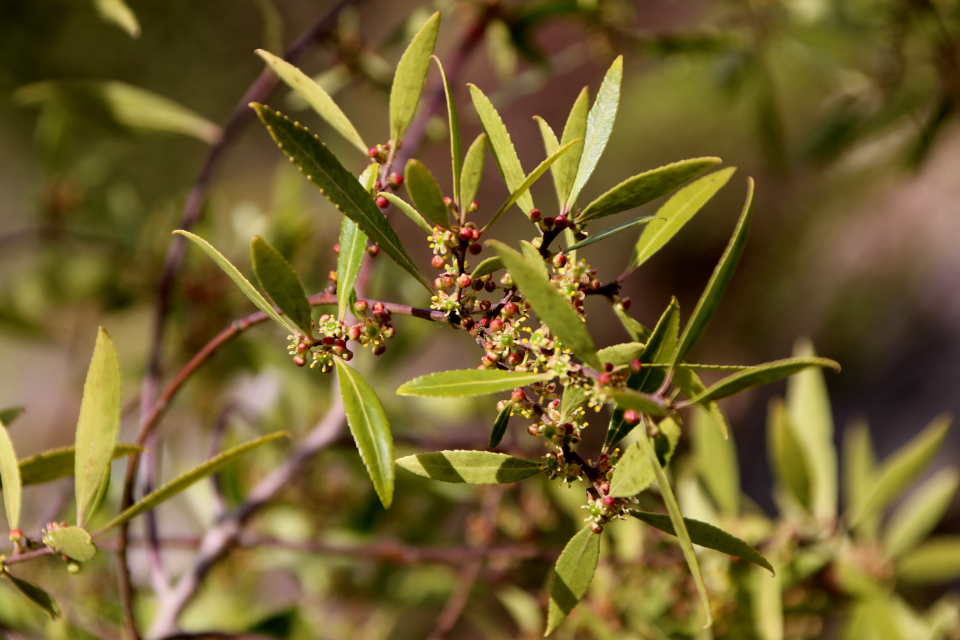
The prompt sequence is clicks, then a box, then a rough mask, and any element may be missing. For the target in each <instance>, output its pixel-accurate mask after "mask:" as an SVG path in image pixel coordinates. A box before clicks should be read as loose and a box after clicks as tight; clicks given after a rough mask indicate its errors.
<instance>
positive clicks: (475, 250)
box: [467, 242, 483, 256]
mask: <svg viewBox="0 0 960 640" xmlns="http://www.w3.org/2000/svg"><path fill="white" fill-rule="evenodd" d="M467 251H469V252H470V254H471V255H474V256H476V255H479V254H480V252H481V251H483V245H481V244H480V243H479V242H473V243H471V244H470V246H469V247H467Z"/></svg>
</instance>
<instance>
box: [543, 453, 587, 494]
mask: <svg viewBox="0 0 960 640" xmlns="http://www.w3.org/2000/svg"><path fill="white" fill-rule="evenodd" d="M540 466H541V467H543V470H544V473H546V474H547V477H548V478H549V479H551V480H560V482H566V483H567V485H571V484H573V483H574V482H575V481H579V480H581V478H582V477H583V467H582V466H581V465H580V463H579V462H568V461H567V459H566V458H565V457H564V455H563V451H562V450H561V451H550V452H549V453H547V454H546V455H545V456H543V462H542V463H540Z"/></svg>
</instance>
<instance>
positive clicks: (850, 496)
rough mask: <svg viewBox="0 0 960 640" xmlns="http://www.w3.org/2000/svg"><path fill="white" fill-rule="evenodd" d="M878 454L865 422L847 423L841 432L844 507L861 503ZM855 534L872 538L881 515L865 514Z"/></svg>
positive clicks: (874, 535) (872, 476)
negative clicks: (867, 515)
mask: <svg viewBox="0 0 960 640" xmlns="http://www.w3.org/2000/svg"><path fill="white" fill-rule="evenodd" d="M876 466H877V456H876V453H875V452H874V449H873V442H872V440H871V438H870V428H869V427H868V426H867V424H866V422H864V421H857V422H854V423H853V424H851V425H849V426H847V428H846V429H844V432H843V465H842V466H841V469H843V496H844V500H845V501H846V504H847V506H848V507H849V506H850V505H854V504H861V503H863V501H864V500H865V499H866V497H867V493H868V492H869V491H870V488H871V487H872V486H873V483H874V482H875V481H876V478H875V475H876V474H875V471H876ZM854 531H855V532H856V533H857V535H858V536H861V537H866V538H871V539H875V538H876V537H877V535H878V533H879V531H880V514H879V513H877V514H874V515H872V516H870V517H866V518H864V519H863V520H861V521H860V522H859V524H857V526H856V527H854Z"/></svg>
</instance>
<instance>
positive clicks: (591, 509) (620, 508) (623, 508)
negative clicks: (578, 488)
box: [582, 482, 631, 533]
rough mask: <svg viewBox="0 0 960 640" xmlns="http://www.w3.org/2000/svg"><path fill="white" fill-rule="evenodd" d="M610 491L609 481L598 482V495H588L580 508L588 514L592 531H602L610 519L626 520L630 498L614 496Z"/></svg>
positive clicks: (628, 513)
mask: <svg viewBox="0 0 960 640" xmlns="http://www.w3.org/2000/svg"><path fill="white" fill-rule="evenodd" d="M609 493H610V483H609V482H603V483H601V484H600V495H599V496H593V495H589V494H588V495H589V497H588V500H589V502H588V503H587V504H585V505H583V507H582V508H584V509H586V510H587V513H588V514H589V515H588V516H587V518H586V520H587V522H589V523H590V530H591V531H593V532H594V533H600V532H601V531H603V527H604V526H605V525H606V524H607V523H608V522H610V521H611V520H626V519H627V518H628V517H629V515H630V512H629V507H630V503H631V499H630V498H614V497H613V496H611V495H608V494H609Z"/></svg>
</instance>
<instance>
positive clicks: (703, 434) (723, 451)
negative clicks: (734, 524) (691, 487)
mask: <svg viewBox="0 0 960 640" xmlns="http://www.w3.org/2000/svg"><path fill="white" fill-rule="evenodd" d="M692 444H693V455H694V457H695V459H696V464H697V471H698V472H699V473H700V477H701V478H703V483H704V484H705V485H706V487H707V490H708V491H709V492H710V495H711V496H712V497H713V500H714V502H716V503H717V506H718V507H720V511H721V512H722V513H723V514H724V515H727V516H731V517H736V516H738V515H739V514H740V469H739V467H738V466H737V450H736V447H735V446H734V443H733V439H730V438H726V439H725V438H724V437H723V434H722V433H721V432H720V430H719V429H717V428H716V425H714V424H713V421H712V420H711V419H710V417H709V416H708V415H707V412H706V411H704V410H703V409H702V408H700V407H694V410H693V438H692Z"/></svg>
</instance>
